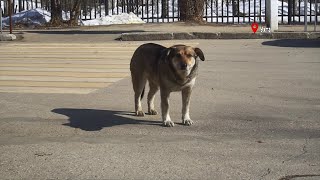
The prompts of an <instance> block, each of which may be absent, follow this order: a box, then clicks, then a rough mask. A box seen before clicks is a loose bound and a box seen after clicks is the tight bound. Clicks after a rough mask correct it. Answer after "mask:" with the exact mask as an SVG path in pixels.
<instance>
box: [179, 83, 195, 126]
mask: <svg viewBox="0 0 320 180" xmlns="http://www.w3.org/2000/svg"><path fill="white" fill-rule="evenodd" d="M191 91H192V88H191V87H187V88H185V89H183V90H182V92H181V94H182V124H184V125H187V126H191V125H192V124H193V121H192V120H191V118H190V115H189V107H190V96H191Z"/></svg>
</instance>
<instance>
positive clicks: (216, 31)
mask: <svg viewBox="0 0 320 180" xmlns="http://www.w3.org/2000/svg"><path fill="white" fill-rule="evenodd" d="M259 29H260V28H259ZM313 30H314V26H313V25H310V26H308V32H303V31H304V26H302V25H292V26H289V25H280V26H279V30H278V31H277V32H275V33H260V32H259V30H258V32H257V33H256V34H253V33H252V30H251V26H250V25H226V24H223V25H217V24H207V25H198V24H185V23H180V22H176V23H146V24H130V25H110V26H92V27H75V28H64V29H59V28H51V29H21V30H14V31H13V32H14V34H16V35H17V39H20V40H21V39H24V40H25V41H37V42H38V41H41V40H42V38H45V39H47V40H49V41H58V42H61V41H65V40H66V39H65V38H67V39H68V41H69V40H74V41H86V42H87V41H88V40H89V41H90V40H91V39H94V41H95V42H96V41H97V40H98V41H102V42H104V41H110V40H114V39H121V40H126V41H132V40H171V39H318V38H320V25H318V26H317V32H314V31H313ZM5 33H7V32H6V31H5ZM57 34H60V35H65V36H64V38H60V39H56V36H54V35H57ZM80 35H81V36H80Z"/></svg>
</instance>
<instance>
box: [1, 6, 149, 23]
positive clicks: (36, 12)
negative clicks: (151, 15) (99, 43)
mask: <svg viewBox="0 0 320 180" xmlns="http://www.w3.org/2000/svg"><path fill="white" fill-rule="evenodd" d="M62 17H63V19H64V20H68V19H70V18H69V16H68V14H67V13H65V12H63V13H62ZM50 20H51V13H50V12H48V11H46V10H44V9H41V8H36V9H32V10H27V11H22V12H20V13H17V14H15V15H13V16H12V22H13V24H15V25H17V24H23V25H28V26H32V25H37V26H41V25H44V24H46V23H48V22H50ZM2 23H3V26H4V27H8V26H9V17H6V18H3V20H2ZM137 23H145V22H144V21H143V20H142V19H141V18H139V17H137V16H136V15H135V14H134V13H130V14H127V13H122V14H120V15H112V16H105V17H101V18H98V19H93V20H87V21H80V22H79V24H81V25H83V26H96V25H110V24H137Z"/></svg>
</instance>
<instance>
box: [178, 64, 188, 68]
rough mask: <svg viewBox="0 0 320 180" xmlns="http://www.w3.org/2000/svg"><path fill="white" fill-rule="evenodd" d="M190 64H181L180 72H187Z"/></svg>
mask: <svg viewBox="0 0 320 180" xmlns="http://www.w3.org/2000/svg"><path fill="white" fill-rule="evenodd" d="M187 67H188V64H186V63H181V64H180V70H187Z"/></svg>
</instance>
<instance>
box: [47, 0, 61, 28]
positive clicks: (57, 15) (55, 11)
mask: <svg viewBox="0 0 320 180" xmlns="http://www.w3.org/2000/svg"><path fill="white" fill-rule="evenodd" d="M62 23H63V21H62V7H61V0H51V21H50V24H51V25H53V26H60V25H62Z"/></svg>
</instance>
